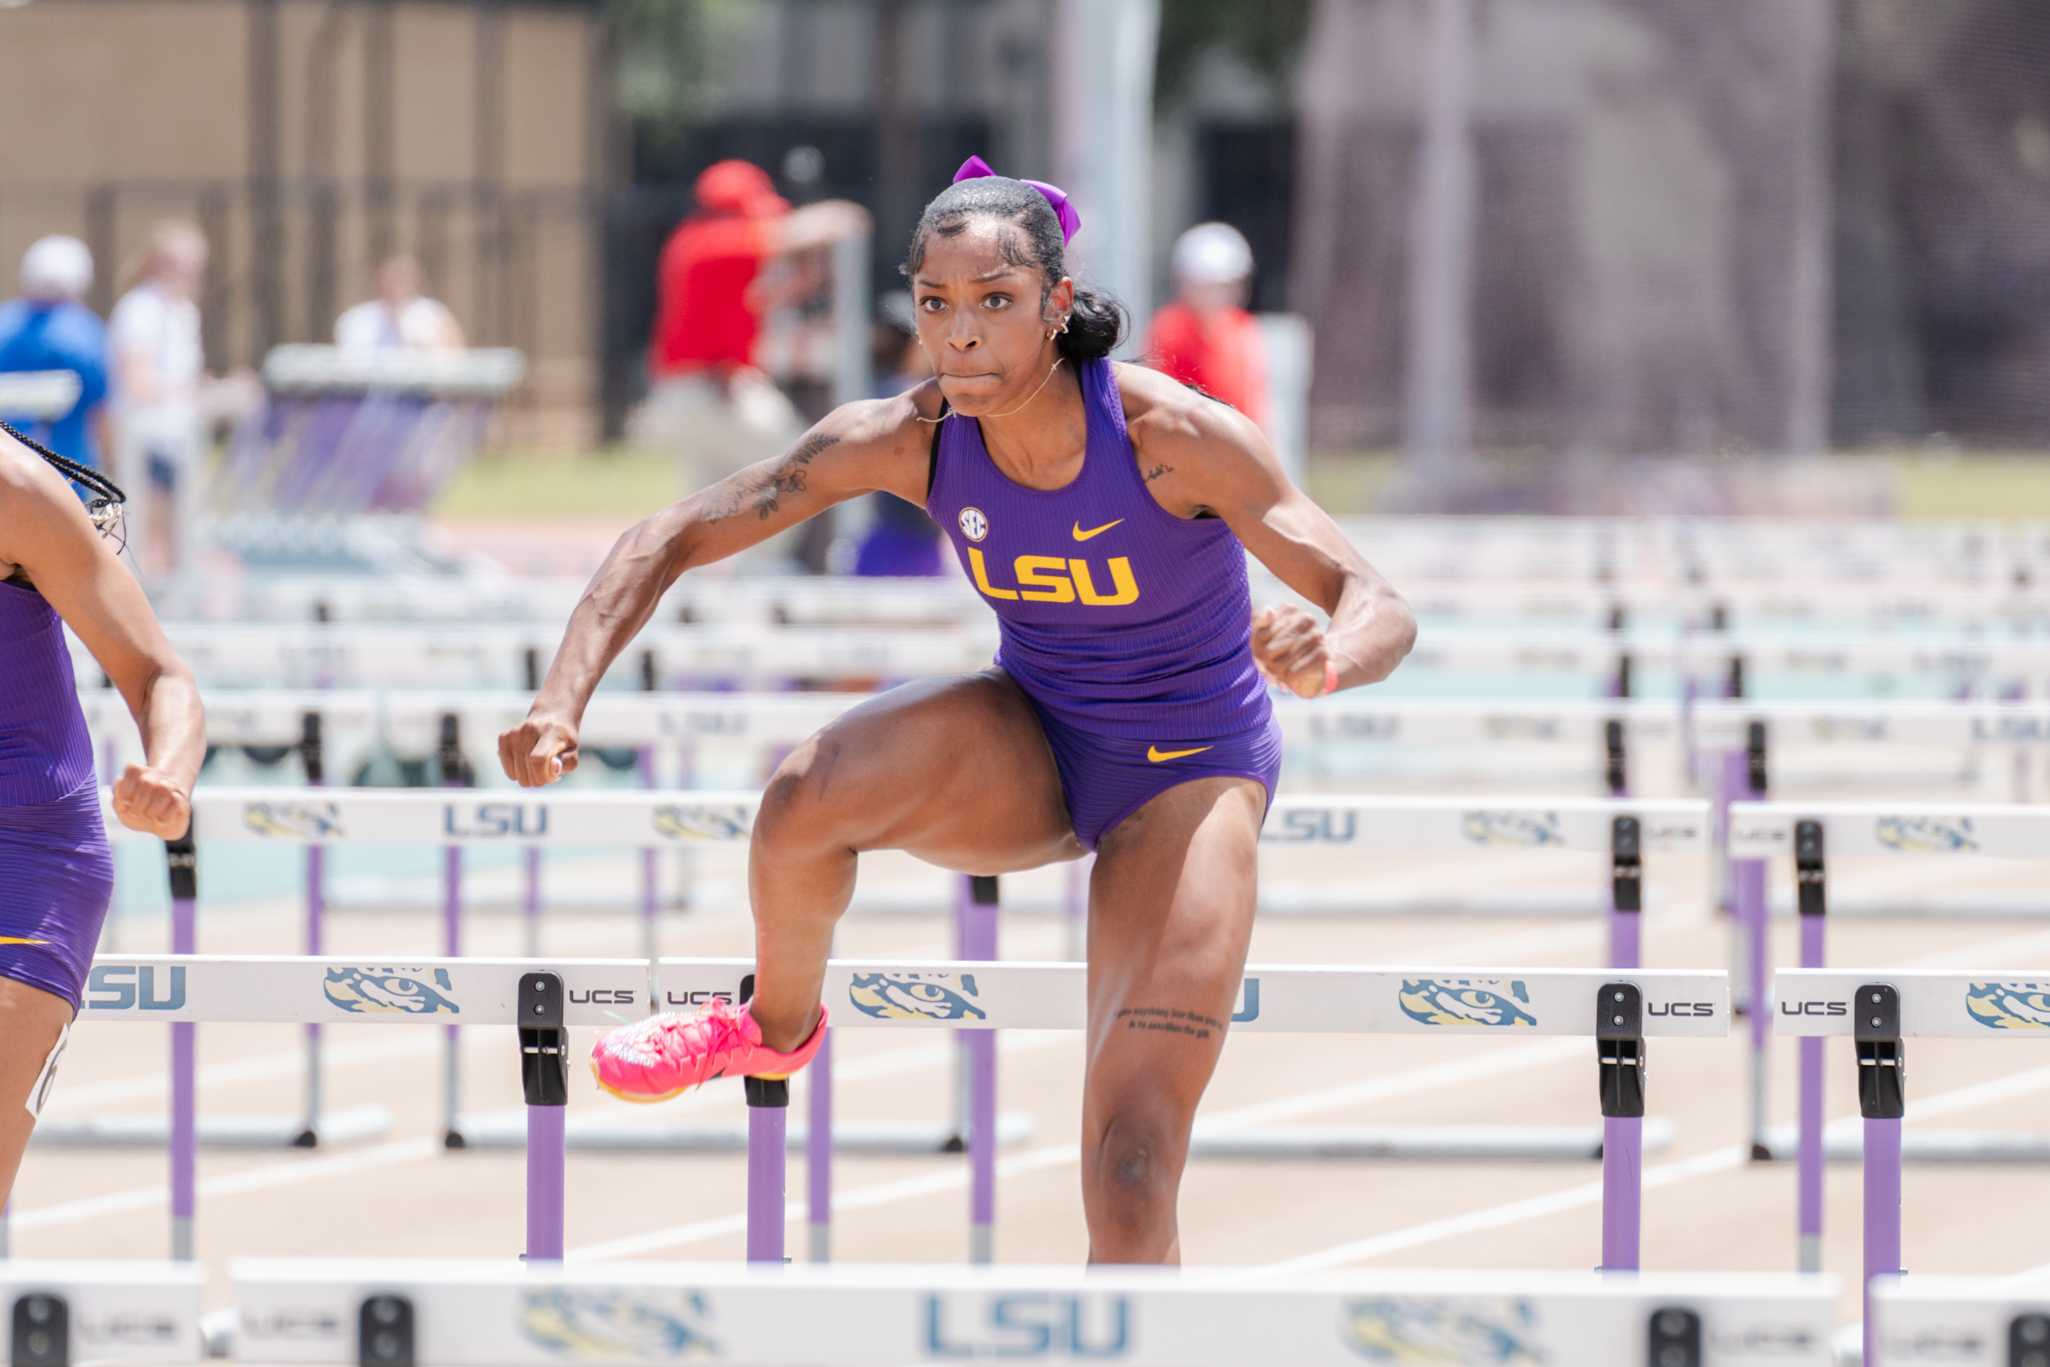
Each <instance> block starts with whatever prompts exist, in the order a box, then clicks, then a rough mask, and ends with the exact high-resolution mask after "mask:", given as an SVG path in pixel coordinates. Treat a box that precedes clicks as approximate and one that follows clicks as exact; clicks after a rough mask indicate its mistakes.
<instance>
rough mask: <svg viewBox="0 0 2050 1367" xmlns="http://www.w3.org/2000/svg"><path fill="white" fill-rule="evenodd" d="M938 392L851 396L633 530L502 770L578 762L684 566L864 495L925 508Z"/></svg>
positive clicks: (606, 569)
mask: <svg viewBox="0 0 2050 1367" xmlns="http://www.w3.org/2000/svg"><path fill="white" fill-rule="evenodd" d="M931 389H932V386H930V385H927V386H925V387H923V388H922V389H919V390H914V391H912V393H910V394H902V395H898V396H897V397H895V398H890V399H869V400H863V401H861V402H857V403H850V404H843V405H842V406H840V407H839V408H836V409H834V410H833V411H832V412H831V413H828V414H827V415H826V416H825V417H823V418H821V419H820V420H819V422H818V424H817V425H816V426H814V427H813V428H812V429H811V430H810V431H809V432H807V433H805V434H804V437H803V439H802V440H800V441H799V442H798V443H797V444H796V445H795V446H794V447H792V448H791V449H790V451H789V452H788V453H787V454H785V455H783V456H781V457H779V458H777V459H775V460H766V461H763V462H761V463H760V464H758V465H751V466H749V467H748V468H747V469H745V470H741V471H739V472H738V473H736V474H733V475H730V476H728V477H727V478H726V479H723V480H721V481H719V483H717V484H714V485H713V486H711V487H710V488H709V489H702V490H700V491H699V492H697V493H695V494H692V495H691V496H690V497H689V498H686V499H684V500H683V501H682V502H680V503H676V504H673V505H671V506H670V507H668V508H665V509H663V510H662V511H661V512H659V513H656V514H654V515H653V516H651V517H647V518H643V519H642V520H641V521H639V522H637V523H635V524H634V525H633V526H632V527H629V528H628V529H627V530H626V532H625V534H624V535H622V536H621V537H620V538H619V540H618V541H617V542H615V543H614V544H613V547H612V552H611V554H609V555H607V556H606V557H605V563H604V564H603V565H601V566H599V568H598V573H597V574H596V575H595V576H594V577H593V578H592V580H591V583H590V585H589V587H587V588H586V589H585V590H584V596H583V598H582V599H581V600H580V601H579V602H578V603H577V606H576V611H575V612H573V613H571V614H570V619H569V626H568V628H567V629H566V630H565V631H564V632H563V637H562V645H561V646H560V647H559V648H558V649H557V650H556V652H555V659H554V661H553V662H552V663H551V664H550V665H549V667H548V676H547V678H545V679H544V680H543V681H542V684H541V691H540V693H539V694H538V695H536V697H535V699H534V705H533V707H532V708H531V709H529V711H528V713H527V719H526V720H525V721H524V722H522V723H521V724H520V725H518V726H516V727H514V728H512V729H511V730H509V731H507V732H506V733H505V734H503V735H501V736H500V737H499V738H498V758H499V763H500V764H501V765H502V766H503V767H504V769H505V772H506V776H507V777H508V778H511V779H513V780H515V781H516V782H518V783H519V784H520V785H521V786H522V787H528V788H532V787H539V786H540V785H542V784H546V783H551V782H553V781H554V780H555V779H557V778H560V777H561V776H562V775H563V774H566V773H568V772H570V771H571V770H572V769H575V768H576V766H577V727H578V724H579V723H580V722H581V720H582V718H583V715H584V708H585V707H586V706H587V705H588V704H589V703H590V701H591V694H592V693H593V692H594V691H596V689H597V687H598V681H599V680H600V679H602V678H603V677H604V676H605V671H606V670H607V669H609V668H611V666H612V662H613V661H614V660H616V659H618V658H619V655H620V653H621V652H622V651H624V650H625V649H626V647H627V645H628V643H629V642H631V641H632V640H633V638H634V637H635V635H637V634H638V633H639V632H640V630H641V628H642V627H644V626H646V625H647V624H648V619H649V618H650V617H652V616H653V615H654V612H655V608H656V605H657V604H658V603H660V602H661V600H662V595H663V594H664V593H667V592H668V591H669V587H670V585H672V584H674V583H675V582H676V580H677V578H678V577H679V576H680V575H682V574H683V572H684V571H685V570H688V569H692V568H695V567H696V566H699V565H709V564H711V563H713V562H714V561H717V560H724V559H725V558H726V557H727V556H729V555H736V554H738V553H739V552H741V551H744V550H746V549H747V548H748V547H750V546H753V545H755V544H756V543H758V542H761V541H766V540H768V539H769V538H770V537H772V536H774V535H776V534H777V533H778V532H781V531H784V530H785V529H787V528H789V527H792V526H795V525H796V524H797V523H799V522H802V521H804V520H805V519H806V518H809V517H811V516H813V515H814V514H816V513H819V512H821V511H823V510H825V509H827V508H830V507H832V506H833V505H834V504H836V503H841V502H845V501H846V500H847V499H850V498H856V497H859V496H860V495H862V494H866V493H873V492H875V491H877V490H883V491H887V492H889V493H893V494H896V495H897V496H899V497H900V498H904V499H908V500H910V501H912V502H914V503H921V504H922V503H923V502H924V501H925V483H926V463H927V449H928V443H929V442H930V440H931V435H930V434H931V432H932V429H931V427H929V426H927V425H926V424H924V423H921V422H919V421H917V419H918V418H919V417H920V416H932V415H933V413H935V412H936V411H937V409H938V406H939V400H938V398H937V397H936V396H934V395H933V394H932V393H931V392H930V391H931Z"/></svg>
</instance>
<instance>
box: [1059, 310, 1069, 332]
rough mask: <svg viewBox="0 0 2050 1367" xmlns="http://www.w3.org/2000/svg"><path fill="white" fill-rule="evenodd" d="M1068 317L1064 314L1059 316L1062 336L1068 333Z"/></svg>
mask: <svg viewBox="0 0 2050 1367" xmlns="http://www.w3.org/2000/svg"><path fill="white" fill-rule="evenodd" d="M1068 317H1069V315H1066V314H1063V315H1062V316H1061V336H1063V337H1065V336H1067V335H1068Z"/></svg>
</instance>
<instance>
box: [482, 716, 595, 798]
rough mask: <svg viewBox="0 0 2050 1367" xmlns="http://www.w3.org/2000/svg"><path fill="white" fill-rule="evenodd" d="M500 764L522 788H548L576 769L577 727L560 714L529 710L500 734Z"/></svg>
mask: <svg viewBox="0 0 2050 1367" xmlns="http://www.w3.org/2000/svg"><path fill="white" fill-rule="evenodd" d="M498 763H499V766H500V767H501V768H503V769H504V770H505V776H506V777H507V778H509V779H511V780H512V781H513V782H515V783H517V784H519V785H520V786H521V787H522V788H545V787H547V786H548V785H549V784H551V783H553V782H555V780H557V779H559V778H561V777H562V776H563V775H564V774H569V773H574V772H576V767H577V728H576V726H575V725H574V724H572V723H570V722H568V721H565V720H563V719H562V718H561V717H557V716H551V715H549V714H548V713H530V714H529V715H528V717H527V719H526V720H525V721H523V722H521V723H520V724H519V725H518V726H515V727H513V728H512V729H511V730H510V731H507V732H505V733H503V734H502V735H500V736H499V738H498Z"/></svg>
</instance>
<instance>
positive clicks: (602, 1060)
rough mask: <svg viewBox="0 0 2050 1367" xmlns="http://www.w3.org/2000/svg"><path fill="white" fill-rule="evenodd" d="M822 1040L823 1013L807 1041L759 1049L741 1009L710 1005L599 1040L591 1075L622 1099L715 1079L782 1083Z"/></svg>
mask: <svg viewBox="0 0 2050 1367" xmlns="http://www.w3.org/2000/svg"><path fill="white" fill-rule="evenodd" d="M825 1038H826V1008H825V1007H824V1005H821V1006H820V1007H819V1023H818V1024H817V1025H816V1026H814V1027H813V1029H812V1032H811V1038H809V1039H807V1040H806V1041H805V1042H804V1043H802V1044H800V1045H798V1046H797V1048H795V1049H793V1050H791V1051H790V1052H789V1053H787V1054H779V1053H777V1052H776V1051H775V1050H774V1049H770V1048H767V1047H766V1046H764V1045H763V1044H762V1027H761V1026H759V1025H757V1024H755V1018H754V1016H753V1015H752V1014H751V1013H750V1012H749V1011H748V1009H747V1007H745V1006H735V1005H734V1004H733V1003H732V1002H729V1001H723V1000H722V1001H714V1002H712V1003H710V1004H709V1005H707V1006H706V1007H705V1008H704V1009H703V1010H701V1011H698V1012H695V1013H693V1014H689V1015H686V1014H684V1013H683V1012H680V1011H670V1012H666V1013H664V1014H663V1015H660V1016H650V1017H648V1018H647V1019H646V1020H642V1021H635V1022H634V1023H633V1024H632V1025H622V1026H620V1027H619V1028H618V1029H617V1030H612V1031H609V1032H607V1033H606V1034H604V1035H601V1036H599V1039H598V1043H597V1044H596V1045H595V1046H593V1047H592V1049H591V1076H592V1077H594V1078H596V1079H597V1080H598V1085H599V1086H600V1087H602V1088H604V1089H605V1090H606V1091H608V1092H610V1093H612V1095H614V1096H616V1097H618V1098H619V1099H620V1100H621V1101H646V1102H654V1101H667V1100H669V1098H671V1097H673V1096H680V1095H682V1094H683V1093H685V1092H687V1091H689V1090H690V1089H691V1088H693V1087H696V1086H699V1085H700V1084H702V1083H706V1082H710V1081H711V1080H712V1079H713V1078H715V1077H767V1078H784V1077H788V1076H790V1074H792V1073H794V1072H796V1071H797V1070H798V1069H800V1068H802V1067H804V1065H805V1064H807V1063H810V1062H811V1059H812V1055H813V1054H816V1053H817V1052H818V1051H819V1045H821V1044H822V1043H824V1042H825Z"/></svg>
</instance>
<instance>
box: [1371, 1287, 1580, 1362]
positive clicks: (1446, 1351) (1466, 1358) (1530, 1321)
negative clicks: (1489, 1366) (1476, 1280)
mask: <svg viewBox="0 0 2050 1367" xmlns="http://www.w3.org/2000/svg"><path fill="white" fill-rule="evenodd" d="M1344 1314H1345V1318H1344V1319H1343V1321H1342V1322H1341V1323H1340V1325H1339V1332H1340V1334H1341V1335H1342V1336H1343V1338H1344V1339H1345V1341H1346V1343H1348V1344H1350V1345H1351V1347H1352V1350H1353V1351H1354V1352H1356V1353H1358V1354H1359V1355H1360V1356H1361V1357H1363V1358H1365V1359H1366V1360H1367V1361H1368V1362H1395V1363H1430V1364H1438V1363H1443V1364H1446V1367H1451V1364H1454V1363H1458V1364H1462V1365H1465V1364H1480V1363H1495V1364H1505V1363H1506V1364H1509V1367H1546V1363H1547V1361H1548V1359H1547V1358H1546V1356H1545V1353H1544V1350H1543V1348H1542V1347H1541V1346H1540V1344H1539V1342H1538V1339H1537V1331H1538V1318H1537V1309H1536V1307H1535V1306H1533V1305H1532V1304H1531V1303H1530V1302H1528V1301H1505V1302H1503V1303H1502V1304H1501V1305H1500V1306H1499V1307H1490V1308H1489V1309H1487V1310H1485V1311H1482V1310H1465V1309H1460V1308H1457V1307H1454V1306H1450V1305H1446V1304H1444V1303H1443V1302H1441V1301H1429V1300H1395V1299H1392V1298H1390V1299H1379V1298H1377V1299H1374V1300H1361V1301H1353V1302H1352V1303H1350V1304H1349V1305H1347V1306H1346V1307H1345V1312H1344Z"/></svg>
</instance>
